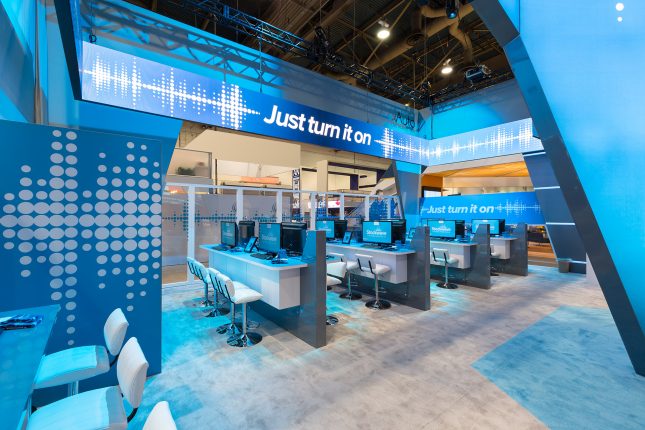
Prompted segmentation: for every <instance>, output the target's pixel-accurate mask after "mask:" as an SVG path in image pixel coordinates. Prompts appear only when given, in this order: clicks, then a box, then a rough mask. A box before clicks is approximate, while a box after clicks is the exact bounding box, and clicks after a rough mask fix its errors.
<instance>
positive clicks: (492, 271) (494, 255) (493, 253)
mask: <svg viewBox="0 0 645 430" xmlns="http://www.w3.org/2000/svg"><path fill="white" fill-rule="evenodd" d="M501 256H502V253H501V252H499V251H495V245H491V246H490V258H499V257H501ZM490 276H499V273H497V270H495V268H494V267H493V264H492V262H491V265H490Z"/></svg>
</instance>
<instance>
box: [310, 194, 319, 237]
mask: <svg viewBox="0 0 645 430" xmlns="http://www.w3.org/2000/svg"><path fill="white" fill-rule="evenodd" d="M309 204H310V206H311V211H310V212H309V230H315V229H316V211H317V210H318V205H317V202H316V193H311V194H309Z"/></svg>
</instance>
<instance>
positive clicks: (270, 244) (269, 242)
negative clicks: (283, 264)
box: [258, 223, 280, 252]
mask: <svg viewBox="0 0 645 430" xmlns="http://www.w3.org/2000/svg"><path fill="white" fill-rule="evenodd" d="M258 247H259V248H260V249H262V250H264V251H268V252H278V251H280V224H277V223H269V224H260V244H259V245H258Z"/></svg>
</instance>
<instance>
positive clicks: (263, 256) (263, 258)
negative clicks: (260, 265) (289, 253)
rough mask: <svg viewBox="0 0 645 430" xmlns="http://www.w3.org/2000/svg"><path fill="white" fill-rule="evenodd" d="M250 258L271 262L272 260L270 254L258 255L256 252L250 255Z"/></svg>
mask: <svg viewBox="0 0 645 430" xmlns="http://www.w3.org/2000/svg"><path fill="white" fill-rule="evenodd" d="M251 257H253V258H257V259H258V260H271V259H272V258H273V255H271V254H260V253H258V252H256V253H255V254H251Z"/></svg>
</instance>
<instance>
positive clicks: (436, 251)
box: [432, 248, 459, 290]
mask: <svg viewBox="0 0 645 430" xmlns="http://www.w3.org/2000/svg"><path fill="white" fill-rule="evenodd" d="M432 259H433V260H434V261H435V262H437V263H439V264H443V265H444V268H445V275H444V281H443V282H437V287H440V288H447V289H449V290H454V289H455V288H457V285H456V284H453V283H452V282H450V281H449V280H448V265H449V264H455V263H457V262H458V261H459V260H457V259H456V258H454V257H451V256H450V252H448V250H447V249H443V248H432Z"/></svg>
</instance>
